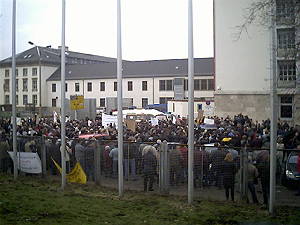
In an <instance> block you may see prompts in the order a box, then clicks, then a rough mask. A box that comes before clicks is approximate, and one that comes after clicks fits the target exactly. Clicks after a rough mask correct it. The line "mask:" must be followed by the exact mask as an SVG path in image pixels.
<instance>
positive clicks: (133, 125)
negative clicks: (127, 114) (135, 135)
mask: <svg viewBox="0 0 300 225" xmlns="http://www.w3.org/2000/svg"><path fill="white" fill-rule="evenodd" d="M125 123H126V126H127V128H128V129H129V130H132V131H133V132H135V130H136V121H135V120H126V121H125Z"/></svg>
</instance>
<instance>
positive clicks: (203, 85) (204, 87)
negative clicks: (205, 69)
mask: <svg viewBox="0 0 300 225" xmlns="http://www.w3.org/2000/svg"><path fill="white" fill-rule="evenodd" d="M201 90H202V91H206V90H207V80H206V79H203V80H201Z"/></svg>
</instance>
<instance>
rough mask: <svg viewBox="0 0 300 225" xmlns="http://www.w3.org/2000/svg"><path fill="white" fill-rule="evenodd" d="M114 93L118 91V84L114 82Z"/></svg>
mask: <svg viewBox="0 0 300 225" xmlns="http://www.w3.org/2000/svg"><path fill="white" fill-rule="evenodd" d="M114 91H118V82H114Z"/></svg>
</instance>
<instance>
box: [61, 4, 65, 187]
mask: <svg viewBox="0 0 300 225" xmlns="http://www.w3.org/2000/svg"><path fill="white" fill-rule="evenodd" d="M65 14H66V1H65V0H62V24H61V120H60V123H61V127H60V129H61V131H60V133H61V148H60V150H61V168H62V172H61V188H62V190H64V188H65V186H66V161H65V154H66V113H65V88H66V86H65V70H66V69H65V20H66V15H65Z"/></svg>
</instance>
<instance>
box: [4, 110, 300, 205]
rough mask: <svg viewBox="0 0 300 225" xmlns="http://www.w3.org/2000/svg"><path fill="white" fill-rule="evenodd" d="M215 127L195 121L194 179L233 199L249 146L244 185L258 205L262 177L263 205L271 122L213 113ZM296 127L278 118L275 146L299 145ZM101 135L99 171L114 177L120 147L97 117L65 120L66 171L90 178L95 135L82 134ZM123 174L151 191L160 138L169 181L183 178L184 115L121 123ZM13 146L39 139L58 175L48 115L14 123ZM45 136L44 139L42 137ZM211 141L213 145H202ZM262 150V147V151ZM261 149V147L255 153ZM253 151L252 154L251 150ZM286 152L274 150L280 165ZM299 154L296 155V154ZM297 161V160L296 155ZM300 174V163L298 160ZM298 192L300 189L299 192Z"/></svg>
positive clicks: (53, 125) (7, 132) (29, 146)
mask: <svg viewBox="0 0 300 225" xmlns="http://www.w3.org/2000/svg"><path fill="white" fill-rule="evenodd" d="M213 119H214V122H215V125H216V129H204V128H201V123H202V122H203V121H200V122H196V121H195V125H194V126H195V127H194V128H195V152H194V174H195V175H194V178H195V179H194V183H195V186H196V187H197V186H200V185H204V186H205V185H216V186H217V187H219V188H221V187H224V188H225V195H226V198H227V199H229V196H230V197H231V200H234V193H235V190H234V187H235V183H236V177H238V176H237V174H238V173H239V169H240V168H239V167H240V153H239V151H240V149H241V148H244V147H246V148H247V149H250V150H251V154H249V164H248V178H247V179H248V189H249V191H250V193H251V196H252V201H253V202H254V203H258V198H257V196H256V190H255V186H256V184H257V182H258V179H259V180H260V183H261V187H262V191H263V197H264V203H265V204H266V203H267V200H268V192H269V190H268V188H269V168H270V165H269V152H268V149H269V148H270V120H265V121H262V122H261V123H259V122H258V121H253V120H252V119H251V118H249V117H248V116H244V115H242V114H239V115H236V116H234V117H233V118H229V117H226V118H219V117H213ZM299 132H300V127H298V126H295V127H292V126H290V125H289V124H288V123H287V122H282V121H278V133H277V134H278V137H277V148H278V149H285V150H292V149H297V148H299V149H300V135H299ZM11 134H12V125H11V122H10V120H6V119H0V160H1V161H0V166H1V168H0V169H1V171H2V172H3V171H5V170H7V168H9V167H11V160H10V159H9V157H8V155H7V153H6V152H7V151H8V150H10V149H11V148H12V147H11V146H12V144H11V143H12V140H11V139H12V135H11ZM97 134H99V135H101V136H100V137H101V143H102V145H103V146H102V148H101V149H102V153H101V154H102V157H101V171H102V173H103V174H104V175H105V176H106V177H112V178H116V177H117V171H118V148H117V142H116V139H117V135H118V132H117V129H116V126H115V125H114V124H111V125H110V126H108V127H104V126H102V121H101V117H99V118H96V119H95V120H90V119H88V118H87V119H86V120H68V121H67V122H66V138H67V145H66V148H67V154H66V155H67V157H66V161H67V169H68V171H70V168H72V166H73V165H74V163H75V162H79V163H80V164H81V166H82V168H83V169H84V171H85V172H86V174H87V177H88V179H90V180H93V179H94V153H95V149H96V148H97V147H99V146H98V145H99V144H97V143H98V142H96V140H95V138H93V139H88V140H87V139H84V138H80V137H81V136H83V135H94V136H95V135H97ZM123 134H124V141H125V142H124V145H123V154H124V155H123V158H124V162H123V165H124V176H125V178H126V179H129V178H131V179H133V180H136V179H137V177H138V175H143V177H144V190H145V191H152V190H153V185H154V182H155V179H156V177H157V174H158V170H159V159H160V154H159V151H160V148H161V143H162V141H164V140H166V141H167V142H168V143H176V144H173V145H169V146H170V147H169V148H170V151H169V157H170V171H169V174H170V185H172V186H177V185H180V184H181V183H185V182H187V168H188V148H187V145H186V144H187V140H188V124H187V120H186V119H184V118H177V119H176V121H173V120H161V121H159V123H158V125H154V126H153V125H152V124H151V122H150V121H141V122H139V123H138V124H137V126H136V128H135V130H131V129H129V128H128V127H126V126H124V131H123ZM17 135H18V138H17V145H18V150H19V151H24V152H40V146H41V144H43V143H41V141H42V140H46V141H45V143H44V144H45V147H46V151H47V167H48V168H49V170H50V171H51V174H57V169H56V168H55V166H54V164H53V162H52V159H54V160H55V161H56V162H58V163H59V162H60V157H61V154H60V140H59V139H60V121H59V120H57V121H54V120H53V119H52V118H42V119H39V120H38V121H37V120H36V119H32V118H29V119H22V120H21V121H20V123H19V124H18V126H17ZM40 137H43V138H44V139H41V138H40ZM207 145H210V146H211V147H203V146H207ZM264 149H265V150H264ZM258 150H260V151H258ZM252 152H253V153H252ZM285 152H287V153H286V154H285ZM288 152H289V151H283V152H280V154H278V159H279V161H278V162H279V167H278V168H279V171H278V173H279V174H280V173H281V172H282V170H281V168H280V165H281V163H282V162H283V161H284V160H285V159H286V157H287V156H288ZM298 158H300V156H299V157H298ZM299 160H300V159H299ZM299 172H300V162H299ZM299 193H300V190H299Z"/></svg>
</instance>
